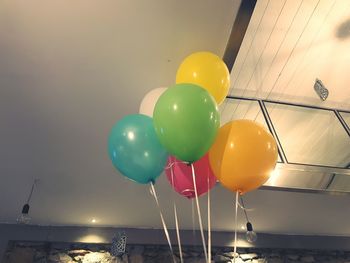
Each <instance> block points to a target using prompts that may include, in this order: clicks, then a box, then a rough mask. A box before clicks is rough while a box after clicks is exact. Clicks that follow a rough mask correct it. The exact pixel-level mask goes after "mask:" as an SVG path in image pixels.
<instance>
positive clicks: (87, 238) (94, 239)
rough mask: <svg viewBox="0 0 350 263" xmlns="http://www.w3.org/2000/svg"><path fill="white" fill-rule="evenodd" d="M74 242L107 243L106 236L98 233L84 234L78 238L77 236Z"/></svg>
mask: <svg viewBox="0 0 350 263" xmlns="http://www.w3.org/2000/svg"><path fill="white" fill-rule="evenodd" d="M75 242H82V243H108V240H106V238H104V237H102V236H99V235H92V234H88V235H84V236H82V237H80V238H78V239H77V240H76V241H75Z"/></svg>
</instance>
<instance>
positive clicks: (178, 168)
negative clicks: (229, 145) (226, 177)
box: [165, 154, 216, 198]
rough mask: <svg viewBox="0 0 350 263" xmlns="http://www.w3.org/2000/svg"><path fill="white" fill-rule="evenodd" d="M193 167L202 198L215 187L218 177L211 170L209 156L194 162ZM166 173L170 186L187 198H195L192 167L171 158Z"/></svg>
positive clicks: (198, 191) (198, 190)
mask: <svg viewBox="0 0 350 263" xmlns="http://www.w3.org/2000/svg"><path fill="white" fill-rule="evenodd" d="M193 165H194V172H195V176H196V186H197V193H198V196H200V195H203V194H205V193H206V192H208V190H210V189H212V188H213V187H214V186H215V184H216V177H215V176H214V174H213V171H212V170H211V168H210V164H209V157H208V154H206V155H204V156H203V157H202V158H201V159H199V160H198V161H196V162H194V163H193ZM165 173H166V176H167V178H168V181H169V182H170V185H171V186H172V187H173V188H174V189H175V191H176V192H178V193H179V194H180V195H183V196H185V197H187V198H194V197H195V191H194V184H193V178H192V168H191V165H189V164H187V163H184V162H183V161H180V160H178V159H176V158H175V157H174V156H169V157H168V162H167V166H166V169H165ZM208 179H209V182H208ZM208 186H209V187H208Z"/></svg>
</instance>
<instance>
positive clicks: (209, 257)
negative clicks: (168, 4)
mask: <svg viewBox="0 0 350 263" xmlns="http://www.w3.org/2000/svg"><path fill="white" fill-rule="evenodd" d="M207 178H208V263H211V216H210V181H209V171H208V177H207Z"/></svg>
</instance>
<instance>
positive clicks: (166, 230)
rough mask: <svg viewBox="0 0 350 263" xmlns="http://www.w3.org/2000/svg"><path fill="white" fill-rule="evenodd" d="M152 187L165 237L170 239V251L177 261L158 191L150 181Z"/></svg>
mask: <svg viewBox="0 0 350 263" xmlns="http://www.w3.org/2000/svg"><path fill="white" fill-rule="evenodd" d="M150 185H151V187H150V190H151V193H152V195H153V197H154V200H155V201H156V204H157V207H158V210H159V215H160V220H161V221H162V225H163V230H164V234H165V237H166V239H167V241H168V245H169V248H170V251H171V255H172V256H173V261H174V263H176V259H175V257H174V252H173V247H172V246H171V241H170V236H169V232H168V228H167V226H166V224H165V221H164V217H163V213H162V211H161V209H160V205H159V201H158V197H157V193H156V190H155V189H154V185H153V182H151V183H150Z"/></svg>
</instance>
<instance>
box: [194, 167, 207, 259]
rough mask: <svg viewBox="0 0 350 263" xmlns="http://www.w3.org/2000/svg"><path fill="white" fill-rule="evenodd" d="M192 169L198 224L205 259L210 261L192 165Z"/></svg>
mask: <svg viewBox="0 0 350 263" xmlns="http://www.w3.org/2000/svg"><path fill="white" fill-rule="evenodd" d="M191 168H192V178H193V188H194V193H195V195H196V205H197V213H198V222H199V230H200V232H201V237H202V244H203V250H204V256H205V259H206V260H208V254H207V247H206V245H205V237H204V232H203V224H202V215H201V209H200V207H199V201H198V192H197V185H196V175H195V173H194V166H193V164H192V163H191Z"/></svg>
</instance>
